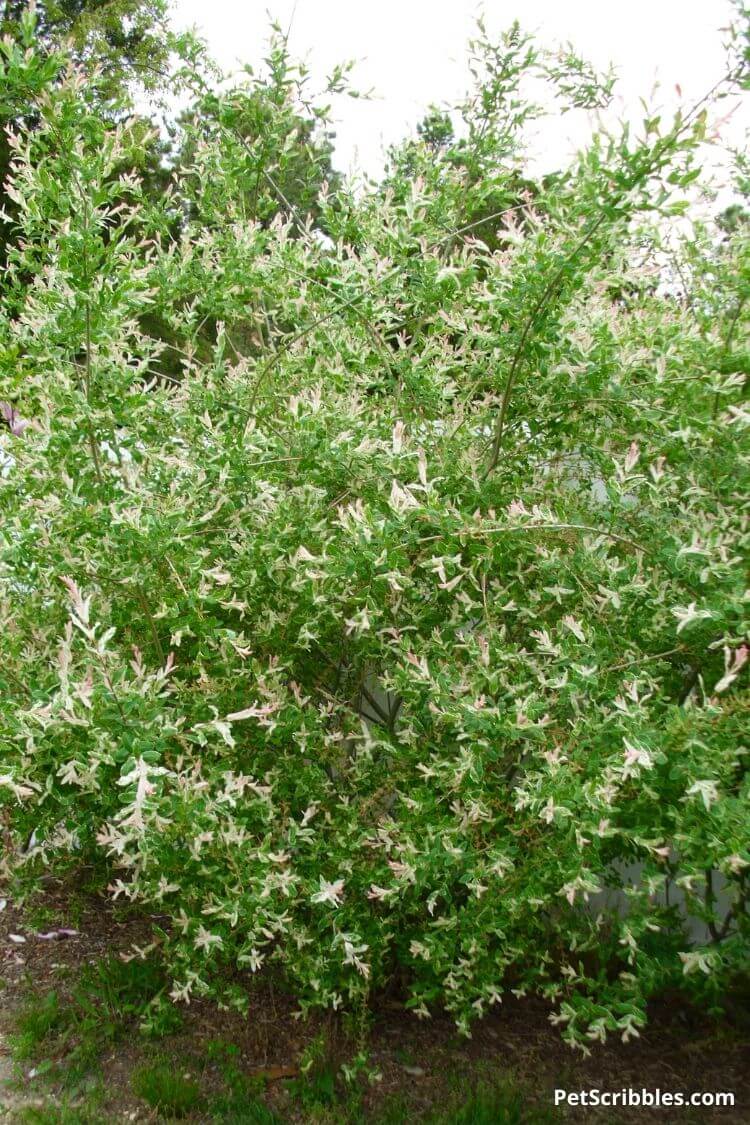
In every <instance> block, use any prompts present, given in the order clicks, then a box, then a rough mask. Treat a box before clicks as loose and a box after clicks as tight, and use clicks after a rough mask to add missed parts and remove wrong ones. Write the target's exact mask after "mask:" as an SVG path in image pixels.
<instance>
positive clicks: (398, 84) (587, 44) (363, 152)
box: [172, 0, 748, 175]
mask: <svg viewBox="0 0 750 1125" xmlns="http://www.w3.org/2000/svg"><path fill="white" fill-rule="evenodd" d="M172 9H173V22H174V24H175V26H176V27H180V28H182V27H188V26H195V27H196V28H197V29H198V31H199V32H200V34H201V36H202V37H203V38H204V39H205V40H206V41H207V42H208V44H209V47H210V49H211V53H212V55H213V56H214V58H216V60H217V61H218V62H219V63H220V64H221V65H222V66H223V67H224V68H226V69H233V68H235V67H236V66H237V65H238V64H243V63H250V64H251V65H253V66H257V65H258V64H259V63H260V61H261V59H262V58H263V54H264V48H265V45H266V43H267V40H268V31H269V17H273V18H274V19H276V20H277V21H278V22H279V23H280V24H281V25H282V27H283V28H284V29H285V30H286V29H287V28H290V34H289V46H290V50H291V52H292V54H293V55H294V56H296V57H298V58H304V59H305V60H306V62H307V63H308V65H309V67H310V69H311V71H312V74H313V76H316V77H318V78H319V79H320V80H321V81H322V78H323V76H324V75H326V74H327V73H328V72H330V70H331V69H332V67H333V66H334V64H335V63H337V62H341V61H342V60H346V59H355V60H356V61H357V66H356V69H355V71H354V78H355V80H356V85H358V86H359V87H360V88H363V89H368V88H373V90H374V92H375V94H376V97H375V98H374V99H373V100H372V101H371V102H363V101H354V100H351V99H348V98H338V99H336V101H335V103H334V115H335V117H336V134H337V139H336V159H335V164H336V166H337V167H338V168H339V169H340V170H341V171H344V172H349V171H352V170H354V169H355V168H361V169H363V170H364V171H365V172H367V173H369V174H372V175H377V174H378V173H379V172H380V171H381V170H382V165H383V152H384V148H385V146H386V145H388V144H390V143H392V142H394V141H397V140H399V139H400V138H402V137H403V136H405V135H406V134H408V133H410V132H413V130H414V128H415V126H416V123H417V122H418V121H419V120H420V118H421V116H422V114H423V112H424V110H425V109H426V107H427V106H428V105H430V103H441V102H444V101H452V100H455V99H457V98H458V97H460V95H461V94H462V93H463V92H464V91H465V90H466V88H467V83H468V75H467V70H466V44H467V41H468V39H469V38H470V37H471V35H472V32H473V31H474V29H475V20H476V16H477V14H479V13H480V12H483V14H484V17H485V21H486V24H487V29H488V31H489V32H490V34H494V33H499V32H500V31H501V30H502V29H503V28H505V27H507V26H508V25H509V24H510V23H511V22H512V21H513V20H514V19H516V18H517V19H519V21H520V22H521V24H522V26H523V27H524V28H527V29H529V30H535V31H537V32H538V34H539V37H540V40H541V41H542V42H544V43H546V44H549V45H552V44H554V43H556V42H567V41H570V42H572V43H573V44H574V45H575V47H576V48H577V49H578V50H579V51H580V52H581V53H582V54H583V55H584V56H585V57H587V58H588V59H590V60H591V61H592V62H594V63H595V64H596V65H597V66H599V67H601V68H604V67H606V66H607V65H608V64H609V63H610V62H612V63H613V64H614V65H615V66H616V68H617V70H618V73H619V75H620V79H621V81H620V83H619V84H618V89H619V90H620V92H621V100H620V102H619V103H618V112H624V113H626V114H627V115H628V116H633V115H635V117H636V119H638V120H639V119H640V117H641V116H642V114H641V113H640V110H639V109H638V97H639V96H641V95H643V96H645V97H646V98H649V97H650V96H651V95H652V90H653V86H654V82H655V81H658V82H659V84H660V87H659V91H658V93H657V94H656V95H655V100H656V102H658V103H659V104H660V105H662V106H664V107H665V109H667V110H672V109H673V108H674V106H675V104H676V100H677V95H676V92H675V84H679V86H680V87H681V89H682V95H683V98H684V100H685V103H686V104H688V105H690V104H691V103H692V102H693V101H695V100H696V99H697V98H699V97H700V96H701V95H702V94H704V93H705V92H706V91H707V90H708V89H709V88H710V87H711V85H712V84H713V83H714V82H715V81H716V79H717V78H718V77H719V76H720V75H721V73H722V67H723V62H724V53H723V50H722V41H723V38H724V36H723V35H722V33H721V31H720V29H721V28H722V27H725V26H726V25H727V23H728V22H729V19H730V16H731V13H732V5H731V3H730V2H729V0H626V2H624V3H623V0H616V2H615V0H485V2H484V3H483V4H478V3H476V2H475V0H373V2H370V0H297V2H296V4H295V2H294V0H172ZM729 108H730V106H729V103H727V102H724V103H723V107H722V111H721V112H722V114H723V113H725V112H726V111H727V109H729ZM747 125H748V118H747V113H746V110H745V109H743V108H740V109H738V110H737V111H736V112H735V113H734V116H733V117H732V119H731V120H730V122H729V124H728V125H727V126H726V127H725V129H724V133H725V135H726V136H727V137H728V139H730V140H731V142H732V143H735V144H736V143H739V141H740V138H741V137H742V135H743V134H744V130H745V128H746V127H747ZM584 136H585V123H583V122H581V121H580V120H579V121H576V119H575V115H567V116H565V117H558V118H556V119H555V120H553V121H550V122H548V123H547V124H546V125H545V126H543V128H542V130H541V132H540V133H539V135H538V138H537V141H536V147H537V155H538V158H539V163H540V166H547V167H551V166H553V165H554V164H555V163H556V162H558V161H561V160H564V158H565V156H566V155H567V154H568V153H570V152H571V151H573V150H574V148H575V147H576V142H580V141H581V140H582V139H583V138H584Z"/></svg>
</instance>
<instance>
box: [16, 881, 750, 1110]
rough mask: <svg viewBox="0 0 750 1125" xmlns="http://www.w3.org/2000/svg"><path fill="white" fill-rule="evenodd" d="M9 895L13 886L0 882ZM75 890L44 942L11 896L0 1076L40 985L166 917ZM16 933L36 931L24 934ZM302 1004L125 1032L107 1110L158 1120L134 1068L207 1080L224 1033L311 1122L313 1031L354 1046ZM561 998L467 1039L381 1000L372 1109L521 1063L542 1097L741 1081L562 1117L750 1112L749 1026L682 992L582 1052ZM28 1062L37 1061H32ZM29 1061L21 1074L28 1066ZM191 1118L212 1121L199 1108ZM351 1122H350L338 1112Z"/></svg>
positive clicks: (517, 1008) (534, 1004)
mask: <svg viewBox="0 0 750 1125" xmlns="http://www.w3.org/2000/svg"><path fill="white" fill-rule="evenodd" d="M0 901H2V892H0ZM68 902H69V900H68V896H67V894H66V892H64V891H63V890H61V889H59V888H58V889H49V890H48V891H47V892H46V893H45V895H44V897H43V898H42V899H40V900H39V903H38V904H35V905H36V906H37V914H38V907H39V906H42V907H43V908H44V910H45V915H44V917H45V919H46V918H49V917H52V916H54V917H55V919H57V921H56V922H54V923H52V924H51V925H49V926H46V925H45V928H44V929H45V932H49V931H50V930H52V929H54V928H55V927H56V926H67V927H69V928H71V929H75V930H77V931H79V932H78V933H76V934H72V935H68V936H64V937H61V938H60V939H59V940H51V939H48V940H44V939H42V938H40V937H38V936H36V934H35V932H34V930H32V929H31V928H30V926H29V920H30V919H33V918H34V913H33V912H32V913H29V910H28V908H27V910H26V911H20V910H18V909H17V908H16V907H15V906H14V905H13V903H12V902H7V903H6V906H5V908H4V909H2V910H1V911H0V978H1V979H2V982H3V986H4V987H3V989H2V991H1V992H0V1077H2V1076H3V1075H4V1076H5V1077H7V1076H8V1074H9V1073H10V1072H11V1063H10V1052H9V1047H8V1036H9V1034H10V1033H11V1032H12V1029H13V1013H14V1011H17V1010H18V1008H19V1006H20V1005H21V1004H22V1003H23V1001H24V998H25V997H27V996H28V993H29V988H30V987H31V988H33V990H34V992H35V993H36V994H37V995H43V994H44V993H46V992H48V991H50V990H52V989H56V990H57V991H58V992H59V993H60V994H61V995H65V991H66V988H67V987H69V984H68V983H66V982H70V981H74V980H75V979H76V975H77V973H78V972H79V970H80V969H81V967H82V966H83V965H85V964H86V963H89V964H95V963H96V962H97V960H98V959H100V958H102V957H104V956H106V955H111V954H112V953H115V952H118V951H126V950H129V949H131V948H132V947H133V946H134V945H138V946H141V947H142V946H144V945H146V944H147V943H148V941H149V935H150V931H151V926H152V925H153V922H154V918H150V917H132V918H128V917H125V916H123V915H122V914H119V915H118V914H117V913H115V912H113V910H112V908H111V906H110V905H108V904H107V903H105V902H102V901H99V900H92V899H88V900H81V899H80V897H78V898H77V899H76V902H77V904H78V906H77V913H76V914H75V916H74V919H72V920H71V919H70V918H69V917H68ZM11 935H16V937H23V938H25V939H26V940H25V941H24V942H14V941H13V940H12V938H11ZM294 1010H295V1005H294V1003H293V1001H292V1000H291V999H290V998H289V997H288V996H285V995H284V994H283V993H282V992H280V991H279V989H278V988H275V987H274V986H273V984H272V983H271V982H270V981H268V980H266V981H263V980H261V981H260V983H259V984H258V985H257V986H256V988H255V992H254V996H253V1003H252V1005H251V1012H250V1015H249V1017H248V1018H247V1019H243V1018H241V1017H240V1016H238V1015H236V1014H235V1013H227V1012H223V1011H220V1010H219V1009H218V1008H217V1007H216V1006H215V1005H213V1004H209V1003H207V1002H203V1001H199V1002H197V1003H192V1004H191V1005H190V1007H189V1008H186V1009H183V1011H184V1014H185V1016H186V1020H185V1024H184V1027H183V1029H182V1030H181V1031H179V1032H178V1033H176V1034H175V1035H172V1036H170V1037H169V1038H168V1040H167V1041H165V1042H162V1043H159V1044H158V1045H157V1047H155V1046H154V1044H153V1043H150V1042H148V1041H144V1040H143V1039H142V1038H141V1037H140V1036H139V1035H138V1033H137V1032H136V1031H134V1032H133V1034H132V1035H129V1036H127V1037H125V1039H124V1040H121V1041H118V1042H117V1043H116V1044H115V1045H113V1046H112V1047H111V1048H110V1049H108V1051H107V1054H106V1055H105V1056H104V1058H103V1071H104V1075H105V1080H106V1086H107V1099H108V1100H107V1102H106V1105H105V1107H104V1109H103V1120H105V1121H113V1122H114V1121H138V1122H147V1121H155V1120H157V1116H156V1114H155V1113H154V1111H152V1110H150V1109H149V1108H148V1107H147V1106H144V1103H143V1102H141V1101H139V1100H138V1099H137V1098H136V1097H135V1096H134V1094H133V1093H132V1091H131V1089H130V1075H131V1073H132V1070H133V1068H134V1067H135V1066H137V1065H139V1064H141V1063H143V1062H144V1060H148V1059H149V1058H150V1057H153V1055H154V1053H155V1051H158V1052H167V1053H169V1055H170V1056H172V1057H174V1058H176V1059H178V1060H179V1065H180V1066H181V1067H184V1068H185V1072H186V1073H192V1074H193V1075H195V1076H197V1077H199V1078H200V1081H201V1083H202V1084H203V1086H204V1087H207V1088H208V1089H210V1088H211V1086H212V1084H214V1083H215V1088H217V1089H218V1088H219V1086H220V1084H221V1079H220V1076H219V1072H218V1068H217V1067H216V1066H215V1065H214V1064H211V1063H210V1062H207V1061H206V1060H207V1054H208V1044H209V1043H211V1042H212V1041H216V1040H219V1039H221V1040H223V1041H225V1042H230V1043H233V1044H235V1045H236V1046H237V1048H238V1050H239V1054H238V1063H239V1065H240V1066H241V1067H242V1069H243V1071H245V1072H246V1073H249V1074H255V1075H261V1076H263V1077H265V1079H266V1080H267V1081H268V1087H267V1092H266V1095H265V1098H266V1101H267V1102H268V1104H269V1105H271V1106H273V1107H274V1108H275V1109H276V1110H277V1111H278V1112H279V1113H281V1114H282V1115H283V1116H284V1117H285V1119H287V1120H289V1121H290V1122H305V1121H308V1120H310V1118H309V1115H306V1114H305V1112H304V1111H303V1110H301V1109H300V1108H299V1106H298V1104H297V1103H295V1101H294V1100H293V1099H292V1097H291V1095H290V1093H289V1091H288V1090H287V1088H286V1083H285V1082H284V1079H285V1078H288V1077H290V1076H292V1075H294V1074H295V1073H296V1072H297V1069H298V1064H299V1060H300V1056H301V1054H302V1052H303V1050H304V1049H305V1047H306V1046H307V1045H308V1044H309V1043H310V1042H311V1041H312V1040H313V1038H314V1037H315V1036H317V1035H320V1034H321V1033H325V1035H326V1037H327V1039H328V1041H329V1042H330V1043H331V1045H332V1051H333V1054H334V1056H335V1055H336V1053H337V1052H339V1053H340V1056H341V1057H342V1058H344V1057H346V1051H347V1049H349V1051H350V1053H351V1048H350V1047H349V1048H347V1044H346V1043H345V1040H344V1036H343V1031H342V1028H341V1025H340V1023H338V1022H334V1021H333V1020H331V1019H329V1018H328V1017H327V1016H323V1017H318V1018H316V1019H312V1020H308V1021H305V1022H301V1021H299V1020H297V1019H295V1018H294V1017H293V1012H294ZM548 1014H549V1009H548V1008H547V1007H546V1006H545V1005H544V1004H543V1003H541V1002H538V1001H535V1000H528V999H527V1000H523V1001H512V1002H506V1003H504V1004H503V1005H502V1006H500V1007H499V1008H497V1009H496V1010H495V1012H494V1013H493V1014H492V1016H490V1017H488V1018H486V1019H484V1020H482V1021H481V1022H480V1023H478V1024H476V1025H475V1026H474V1028H473V1035H472V1039H471V1040H468V1041H466V1040H463V1039H460V1038H459V1037H457V1035H456V1033H455V1028H454V1026H453V1024H452V1023H451V1022H450V1021H449V1020H445V1019H433V1020H431V1021H428V1022H422V1021H419V1020H417V1019H416V1018H414V1017H413V1016H411V1015H410V1014H408V1013H405V1012H404V1011H403V1010H402V1009H400V1008H398V1006H397V1005H396V1004H394V1003H392V1002H388V1001H385V1000H384V1001H383V1002H382V1003H381V1004H380V1006H379V1007H378V1008H376V1011H375V1015H374V1020H373V1025H372V1030H371V1034H370V1038H369V1050H370V1057H371V1059H372V1062H373V1063H374V1065H375V1066H376V1067H377V1069H378V1070H379V1071H380V1072H381V1074H382V1081H381V1082H379V1083H377V1085H376V1086H374V1087H373V1088H372V1089H371V1090H370V1091H368V1093H367V1094H366V1096H365V1107H366V1113H367V1119H368V1120H369V1119H372V1120H373V1121H377V1120H378V1109H379V1107H380V1106H382V1105H383V1104H384V1103H385V1102H386V1101H387V1100H388V1098H389V1097H393V1096H394V1095H400V1096H403V1097H404V1098H405V1100H406V1103H408V1107H409V1119H410V1120H414V1121H419V1119H420V1117H421V1116H422V1115H423V1114H427V1113H429V1112H430V1111H431V1110H432V1111H434V1110H435V1109H436V1108H440V1107H441V1106H443V1105H445V1104H446V1099H447V1098H448V1097H450V1096H453V1097H455V1090H456V1075H459V1076H460V1081H461V1082H465V1085H466V1089H469V1088H470V1086H471V1085H472V1083H474V1082H476V1081H477V1079H478V1078H485V1079H486V1078H488V1077H489V1078H491V1077H492V1076H497V1077H499V1076H502V1075H508V1076H509V1077H510V1078H511V1079H512V1080H513V1081H514V1083H518V1084H520V1085H521V1086H522V1087H524V1088H527V1089H529V1090H532V1091H533V1096H534V1098H535V1100H536V1101H537V1102H538V1105H540V1106H542V1107H545V1108H548V1107H550V1106H552V1105H553V1092H554V1090H555V1088H557V1087H560V1088H564V1089H567V1090H588V1089H591V1088H594V1087H598V1088H599V1089H600V1090H621V1089H623V1088H624V1087H632V1088H635V1089H641V1088H646V1089H651V1090H653V1089H656V1088H660V1089H662V1090H669V1091H684V1092H692V1091H694V1090H700V1091H731V1092H732V1093H734V1095H735V1108H734V1109H724V1108H721V1109H719V1108H717V1109H701V1110H690V1111H688V1110H669V1109H659V1110H656V1109H651V1110H650V1109H647V1108H638V1109H631V1110H627V1109H619V1108H618V1109H617V1110H616V1111H615V1110H612V1109H606V1110H599V1111H594V1110H591V1109H577V1110H574V1109H568V1110H567V1111H563V1110H562V1109H558V1110H556V1111H555V1112H556V1116H559V1118H560V1120H572V1121H591V1122H607V1123H608V1125H610V1123H613V1122H615V1121H618V1122H623V1123H624V1122H630V1121H633V1122H635V1121H638V1122H644V1123H645V1122H651V1121H659V1122H706V1123H712V1122H719V1121H721V1122H726V1123H729V1122H732V1123H735V1122H737V1123H739V1122H743V1123H746V1122H748V1121H750V1041H748V1037H747V1036H744V1037H743V1035H742V1034H741V1033H740V1031H739V1030H738V1027H737V1026H730V1025H729V1024H725V1025H717V1023H716V1022H714V1021H711V1020H710V1019H709V1018H707V1017H706V1016H702V1015H701V1014H699V1013H696V1012H695V1011H691V1010H686V1009H685V1008H684V1006H682V1005H679V1004H677V1003H669V1002H664V1003H663V1004H662V1005H660V1006H656V1007H655V1008H654V1010H653V1012H652V1013H651V1019H650V1023H649V1025H648V1027H647V1028H646V1029H644V1031H643V1032H642V1034H641V1038H640V1039H636V1040H634V1041H631V1042H630V1043H628V1044H622V1043H620V1042H619V1041H618V1042H615V1041H612V1042H611V1043H608V1044H607V1045H606V1046H604V1047H596V1048H594V1050H593V1052H592V1055H591V1057H590V1058H588V1059H583V1058H581V1057H580V1055H579V1054H577V1053H576V1052H573V1051H571V1050H570V1049H569V1048H568V1047H567V1046H565V1044H563V1043H562V1041H561V1040H560V1037H559V1032H558V1031H557V1030H556V1029H555V1028H554V1027H552V1026H551V1024H550V1022H549V1019H548ZM24 1065H25V1064H24ZM16 1073H18V1072H17V1071H16ZM4 1097H5V1105H6V1110H5V1112H6V1117H5V1120H12V1119H13V1112H14V1111H15V1110H16V1109H17V1106H18V1105H19V1104H21V1103H22V1102H25V1103H29V1102H31V1103H33V1104H46V1105H49V1104H51V1103H53V1102H54V1098H55V1088H54V1084H53V1085H52V1086H51V1087H50V1084H49V1082H48V1083H47V1084H46V1085H40V1084H39V1082H38V1080H34V1079H27V1080H26V1083H25V1089H23V1090H20V1091H19V1090H18V1089H17V1090H16V1091H15V1093H12V1094H7V1095H4V1094H3V1092H2V1091H0V1120H2V1112H3V1111H2V1107H3V1104H4V1102H3V1099H4ZM191 1120H194V1121H199V1120H207V1119H206V1118H205V1117H200V1116H197V1117H193V1118H192V1119H191ZM338 1120H341V1118H339V1119H338Z"/></svg>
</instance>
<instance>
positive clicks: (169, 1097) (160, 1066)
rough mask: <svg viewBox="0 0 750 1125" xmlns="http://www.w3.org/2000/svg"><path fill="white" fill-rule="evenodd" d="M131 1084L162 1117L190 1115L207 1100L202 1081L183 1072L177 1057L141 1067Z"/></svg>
mask: <svg viewBox="0 0 750 1125" xmlns="http://www.w3.org/2000/svg"><path fill="white" fill-rule="evenodd" d="M131 1085H132V1088H133V1092H134V1093H135V1094H137V1095H138V1097H139V1098H142V1099H143V1100H144V1101H145V1102H147V1103H148V1104H149V1105H150V1106H151V1108H152V1109H155V1110H156V1111H157V1113H159V1115H160V1116H161V1117H187V1116H188V1114H190V1113H192V1112H193V1111H194V1110H197V1109H198V1108H199V1106H200V1105H201V1102H202V1100H203V1098H202V1094H201V1088H200V1086H199V1085H198V1083H197V1082H195V1081H194V1080H193V1079H192V1078H186V1077H185V1076H184V1075H183V1074H181V1073H179V1071H178V1069H177V1065H176V1063H175V1062H174V1061H168V1060H165V1061H163V1062H158V1063H153V1064H151V1065H149V1066H142V1067H139V1068H138V1069H137V1070H136V1071H135V1072H134V1073H133V1076H132V1079H131Z"/></svg>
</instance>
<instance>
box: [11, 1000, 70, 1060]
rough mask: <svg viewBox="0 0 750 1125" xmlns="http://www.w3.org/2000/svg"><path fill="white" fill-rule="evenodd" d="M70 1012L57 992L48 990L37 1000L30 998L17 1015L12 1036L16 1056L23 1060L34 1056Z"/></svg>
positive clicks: (59, 1028)
mask: <svg viewBox="0 0 750 1125" xmlns="http://www.w3.org/2000/svg"><path fill="white" fill-rule="evenodd" d="M67 1017H68V1013H67V1012H66V1011H65V1010H64V1008H63V1007H62V1006H61V1005H60V1000H59V997H58V995H57V993H56V992H48V993H47V994H46V995H45V996H42V997H40V998H39V999H35V1000H28V1001H27V1003H26V1004H24V1006H23V1007H22V1008H21V1011H20V1012H19V1013H18V1015H17V1016H16V1021H15V1022H16V1029H17V1031H16V1034H15V1035H13V1036H12V1037H11V1048H12V1050H13V1055H14V1057H15V1058H16V1059H17V1060H18V1061H19V1062H23V1061H25V1060H26V1059H31V1058H34V1056H35V1055H36V1054H37V1053H38V1052H39V1051H40V1050H41V1049H42V1047H43V1046H44V1045H45V1043H46V1042H48V1041H49V1039H50V1038H51V1037H52V1033H53V1032H55V1033H57V1032H59V1031H60V1030H61V1029H62V1028H63V1027H64V1025H65V1023H66V1021H67Z"/></svg>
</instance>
